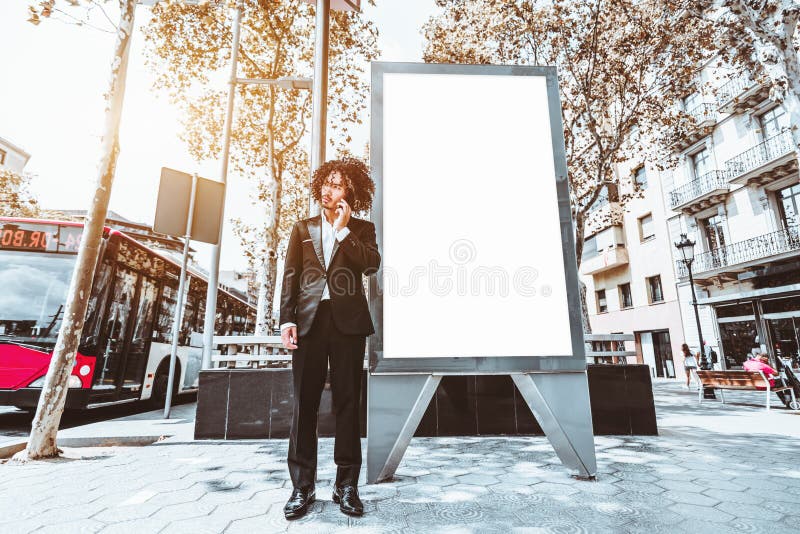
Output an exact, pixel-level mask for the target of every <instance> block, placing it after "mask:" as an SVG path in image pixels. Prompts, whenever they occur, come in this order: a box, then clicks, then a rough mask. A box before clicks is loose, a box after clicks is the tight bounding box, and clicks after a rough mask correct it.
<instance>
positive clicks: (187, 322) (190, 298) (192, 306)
mask: <svg viewBox="0 0 800 534" xmlns="http://www.w3.org/2000/svg"><path fill="white" fill-rule="evenodd" d="M196 313H197V295H193V294H191V293H189V294H188V295H187V296H186V307H185V308H184V309H183V321H181V333H180V336H178V343H179V344H181V345H188V344H189V336H190V335H191V333H192V330H193V329H194V320H195V316H196Z"/></svg>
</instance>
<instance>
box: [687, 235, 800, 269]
mask: <svg viewBox="0 0 800 534" xmlns="http://www.w3.org/2000/svg"><path fill="white" fill-rule="evenodd" d="M798 254H800V230H799V229H798V228H797V227H793V228H784V229H782V230H778V231H776V232H770V233H768V234H763V235H759V236H756V237H752V238H750V239H745V240H744V241H737V242H736V243H731V244H730V245H727V246H724V247H720V248H715V249H713V250H709V251H707V252H703V253H702V254H697V255H696V256H695V257H694V263H693V264H692V275H693V276H694V277H695V278H701V279H702V278H707V277H709V276H714V275H717V274H721V273H723V272H741V271H744V270H746V269H747V268H748V267H750V266H752V265H757V264H761V263H764V262H767V261H775V260H782V259H785V258H789V257H794V256H797V255H798ZM677 266H678V276H679V277H681V278H686V277H688V276H689V271H688V270H687V269H686V266H685V265H684V264H683V262H682V261H680V260H678V261H677Z"/></svg>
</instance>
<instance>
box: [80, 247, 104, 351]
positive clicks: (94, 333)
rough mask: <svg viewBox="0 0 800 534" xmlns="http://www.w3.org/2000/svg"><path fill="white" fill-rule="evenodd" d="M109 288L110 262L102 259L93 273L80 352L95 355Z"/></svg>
mask: <svg viewBox="0 0 800 534" xmlns="http://www.w3.org/2000/svg"><path fill="white" fill-rule="evenodd" d="M109 289H111V264H110V263H109V262H107V261H104V262H103V263H101V264H100V266H99V267H98V269H97V272H96V273H95V278H94V283H93V285H92V294H91V296H90V297H89V304H88V307H87V309H86V322H85V323H84V326H83V343H82V347H81V350H80V352H81V353H82V354H87V355H97V353H98V351H99V349H100V348H101V347H100V346H99V341H100V334H101V330H102V328H103V320H102V319H103V317H105V315H106V308H107V307H108V291H109Z"/></svg>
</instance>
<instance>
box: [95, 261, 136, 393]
mask: <svg viewBox="0 0 800 534" xmlns="http://www.w3.org/2000/svg"><path fill="white" fill-rule="evenodd" d="M138 281H139V275H138V274H137V273H136V272H134V271H132V270H130V269H128V268H126V267H123V266H122V265H118V266H117V272H116V275H115V276H114V289H113V291H112V294H111V304H110V306H109V309H108V315H107V316H106V326H105V334H104V336H105V350H104V353H103V358H102V360H103V361H102V365H101V367H100V370H99V373H98V372H97V371H96V372H95V376H96V380H95V385H94V386H93V387H94V388H95V389H115V388H116V383H117V379H118V378H119V375H120V373H121V372H122V369H121V366H122V362H123V361H124V359H125V353H124V350H125V335H126V332H127V331H128V326H129V324H130V319H131V312H132V311H133V310H131V306H132V305H133V298H134V295H135V293H136V284H137V282H138Z"/></svg>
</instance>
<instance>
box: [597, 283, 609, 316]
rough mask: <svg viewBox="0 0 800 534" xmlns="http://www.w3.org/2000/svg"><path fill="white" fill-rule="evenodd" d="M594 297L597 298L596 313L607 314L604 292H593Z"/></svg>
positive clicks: (603, 290)
mask: <svg viewBox="0 0 800 534" xmlns="http://www.w3.org/2000/svg"><path fill="white" fill-rule="evenodd" d="M595 296H596V297H597V313H605V312H607V311H608V303H607V302H606V290H605V289H601V290H600V291H595Z"/></svg>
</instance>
